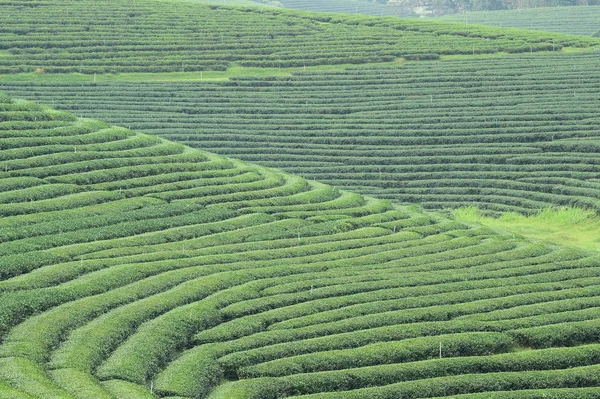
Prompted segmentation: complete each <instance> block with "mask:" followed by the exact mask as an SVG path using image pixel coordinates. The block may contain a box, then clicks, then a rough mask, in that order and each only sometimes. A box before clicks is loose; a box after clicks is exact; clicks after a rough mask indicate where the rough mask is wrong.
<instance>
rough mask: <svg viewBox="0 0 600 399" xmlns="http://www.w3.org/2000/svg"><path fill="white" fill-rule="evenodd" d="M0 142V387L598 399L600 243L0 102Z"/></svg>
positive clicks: (2, 393) (6, 392)
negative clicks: (527, 232) (498, 228)
mask: <svg viewBox="0 0 600 399" xmlns="http://www.w3.org/2000/svg"><path fill="white" fill-rule="evenodd" d="M0 137H1V138H2V140H1V141H0V143H1V144H0V145H1V149H2V152H1V161H0V169H1V171H0V187H1V193H0V215H2V218H1V219H0V226H1V229H0V253H1V254H2V257H1V258H0V263H1V264H0V280H1V281H0V292H1V293H0V303H1V304H2V306H0V335H1V336H2V340H1V342H0V397H1V398H11V399H31V398H65V399H79V398H94V399H97V398H102V399H104V398H106V399H109V398H110V399H117V398H127V399H137V398H143V399H148V398H156V397H159V398H172V399H174V398H180V399H181V398H206V397H211V398H278V397H283V396H293V397H296V396H298V397H302V398H313V397H314V398H320V397H336V398H346V397H348V398H354V397H373V398H398V397H403V398H417V397H420V398H422V397H447V396H455V395H461V396H459V397H465V398H466V397H468V398H476V397H503V398H504V397H511V398H532V397H541V396H540V395H541V394H542V393H543V394H544V395H547V396H546V397H553V398H569V397H577V398H592V397H597V396H598V395H600V388H597V387H599V386H600V373H599V371H600V365H598V363H599V362H598V360H599V358H600V345H598V343H597V342H598V338H599V336H598V334H599V331H600V329H599V321H598V314H600V313H599V311H598V306H599V305H600V300H599V298H600V268H598V267H597V265H598V262H599V261H600V257H599V256H598V255H597V254H592V253H589V252H585V251H580V250H574V249H567V248H562V247H554V246H549V245H546V244H542V243H535V242H529V241H526V240H523V239H521V238H519V237H515V236H513V235H500V234H497V233H494V232H492V231H490V230H489V229H486V228H482V227H476V226H468V225H464V224H461V223H458V222H455V221H452V220H448V219H446V218H444V217H442V216H439V215H434V214H426V213H423V212H420V211H418V210H417V209H416V208H414V207H413V208H407V207H398V206H393V205H392V204H391V203H389V202H387V201H382V200H376V199H373V198H370V197H364V196H361V195H357V194H352V193H350V192H346V191H341V190H338V189H336V188H334V187H331V186H327V185H324V184H321V183H317V182H314V181H308V180H304V179H302V178H299V177H296V176H294V175H289V174H286V173H284V172H281V171H278V170H276V169H267V168H264V167H260V166H253V165H251V164H246V163H244V162H241V161H238V160H234V159H230V158H225V157H222V156H217V155H213V154H211V153H207V152H204V151H200V150H197V149H192V148H190V147H186V146H184V145H181V144H175V143H173V142H170V141H166V140H164V139H160V138H156V137H152V136H148V135H145V134H142V133H139V132H135V131H130V130H127V129H124V128H121V127H116V126H111V125H108V124H106V123H102V122H98V121H95V120H91V119H81V118H77V117H75V116H72V115H70V114H67V113H64V112H60V111H54V110H52V109H49V108H46V107H42V106H39V105H35V104H34V103H31V102H25V101H16V100H11V99H10V98H9V97H8V96H2V97H1V100H0ZM506 391H511V392H510V393H507V392H506ZM482 395H483V396H482ZM536 395H537V396H536Z"/></svg>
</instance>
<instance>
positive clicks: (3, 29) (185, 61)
mask: <svg viewBox="0 0 600 399" xmlns="http://www.w3.org/2000/svg"><path fill="white" fill-rule="evenodd" d="M0 9H1V10H2V13H0V73H2V74H5V73H17V72H34V71H38V72H46V73H65V72H82V73H88V74H91V73H113V72H173V71H182V72H183V71H188V72H189V71H206V70H226V69H227V68H228V67H229V66H230V65H232V63H236V64H237V65H241V66H246V67H298V66H306V65H308V66H310V65H330V64H360V63H367V62H381V61H392V60H395V59H397V58H399V57H405V58H413V59H423V58H426V59H427V58H429V59H430V58H437V57H438V56H439V55H444V54H446V55H447V54H472V53H496V52H499V51H507V52H531V51H546V50H551V49H559V48H561V47H564V46H568V47H589V46H594V45H599V44H600V39H596V38H591V37H589V38H586V37H583V36H574V35H565V34H560V33H549V32H534V31H523V30H518V29H499V28H496V27H485V26H465V25H464V24H460V23H447V22H439V21H419V20H402V19H399V18H394V17H387V18H385V17H384V18H377V17H368V16H360V15H348V14H322V13H321V14H319V13H309V12H302V11H296V10H286V9H275V8H260V7H254V6H252V7H237V8H236V7H230V6H220V5H214V4H213V5H206V4H201V3H188V2H181V1H168V2H163V1H152V0H110V1H109V0H33V1H32V0H0Z"/></svg>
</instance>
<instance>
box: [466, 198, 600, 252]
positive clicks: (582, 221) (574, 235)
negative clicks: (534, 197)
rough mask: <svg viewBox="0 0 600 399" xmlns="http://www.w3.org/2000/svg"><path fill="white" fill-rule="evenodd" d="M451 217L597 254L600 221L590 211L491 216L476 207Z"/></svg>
mask: <svg viewBox="0 0 600 399" xmlns="http://www.w3.org/2000/svg"><path fill="white" fill-rule="evenodd" d="M454 217H455V218H456V220H459V221H461V222H467V223H479V224H482V225H485V226H488V227H490V228H492V229H495V230H500V231H505V232H510V233H515V234H519V235H521V236H525V237H530V238H535V239H539V240H543V241H548V242H551V243H555V244H561V245H568V246H572V247H577V248H582V249H586V250H590V251H600V219H599V218H598V215H597V214H596V213H595V212H594V211H589V210H584V209H580V208H547V209H543V210H541V211H540V212H539V213H538V214H537V215H533V216H524V215H521V214H519V213H516V212H507V213H504V214H502V215H501V216H500V217H491V216H485V215H483V214H482V213H481V211H480V210H479V209H478V208H477V207H466V208H460V209H457V210H456V211H454Z"/></svg>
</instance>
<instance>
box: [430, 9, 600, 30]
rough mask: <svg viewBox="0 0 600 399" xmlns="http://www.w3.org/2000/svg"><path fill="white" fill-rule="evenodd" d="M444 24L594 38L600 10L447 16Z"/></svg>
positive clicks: (481, 12)
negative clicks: (449, 22)
mask: <svg viewBox="0 0 600 399" xmlns="http://www.w3.org/2000/svg"><path fill="white" fill-rule="evenodd" d="M440 19H441V20H443V21H453V22H462V23H463V24H484V25H491V26H500V27H502V26H504V27H513V28H521V29H534V30H542V31H552V32H563V33H571V34H575V35H587V36H591V35H593V34H594V33H597V32H600V6H586V7H541V8H528V9H522V10H519V9H515V10H496V11H476V12H468V13H465V14H453V15H446V16H444V17H442V18H440Z"/></svg>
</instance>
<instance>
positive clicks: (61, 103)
mask: <svg viewBox="0 0 600 399" xmlns="http://www.w3.org/2000/svg"><path fill="white" fill-rule="evenodd" d="M598 76H600V64H599V63H598V55H597V54H596V53H581V54H562V53H551V54H537V55H536V54H533V55H530V54H527V55H514V56H507V57H500V58H492V59H490V58H481V59H456V60H444V61H441V62H440V61H434V62H423V61H420V62H412V63H411V62H407V63H403V64H398V65H393V66H379V67H369V68H358V67H357V68H348V69H345V70H339V71H313V72H308V71H307V72H302V71H299V72H297V73H294V74H293V76H288V77H279V78H270V77H262V78H261V77H257V78H249V77H248V78H232V79H231V80H229V81H224V82H208V81H189V82H147V83H144V82H130V83H128V82H122V81H114V82H110V81H108V82H102V83H100V82H98V83H92V82H91V81H89V82H74V83H69V84H67V83H61V82H48V83H43V82H37V83H32V82H16V81H15V82H9V81H6V82H0V90H6V91H8V92H10V93H12V94H13V95H15V96H19V97H23V98H31V99H36V100H39V101H42V102H44V103H47V104H55V105H56V106H57V107H60V108H62V109H66V110H71V111H73V112H76V113H77V114H79V115H83V116H87V117H95V118H100V119H102V120H108V121H110V122H112V123H117V124H121V125H124V126H131V127H134V128H136V129H142V130H144V131H145V132H147V133H151V134H155V135H159V136H161V137H164V138H168V139H171V140H174V141H177V142H182V143H185V144H188V145H190V146H193V147H199V148H204V149H208V150H210V151H213V152H216V153H220V154H224V155H228V156H233V157H237V158H242V159H244V160H247V161H251V162H257V163H260V164H262V165H266V166H272V167H277V168H282V169H285V170H287V171H290V172H293V173H296V174H300V175H302V176H304V177H306V178H309V179H316V180H317V181H323V182H326V183H328V184H332V185H335V186H339V187H345V188H349V189H352V190H355V191H358V192H361V193H364V194H369V195H375V196H377V197H378V198H387V199H391V200H393V201H395V202H397V203H403V204H408V203H419V204H422V205H423V206H425V207H427V208H435V209H443V208H448V207H451V208H455V207H461V206H465V205H479V206H480V207H482V208H485V209H488V210H490V211H507V210H510V211H513V210H514V211H518V212H523V213H530V212H533V211H535V210H537V209H539V208H543V207H548V206H552V205H577V206H581V207H587V208H591V209H596V210H598V209H600V207H599V204H600V202H599V200H598V198H599V194H598V193H599V191H598V189H599V188H600V180H598V179H600V166H599V164H598V159H597V153H598V151H599V149H600V147H599V146H598V140H599V138H600V135H599V131H598V122H599V120H598V112H597V110H598V107H600V97H599V96H598V92H600V80H599V79H598ZM192 78H193V77H192Z"/></svg>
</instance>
